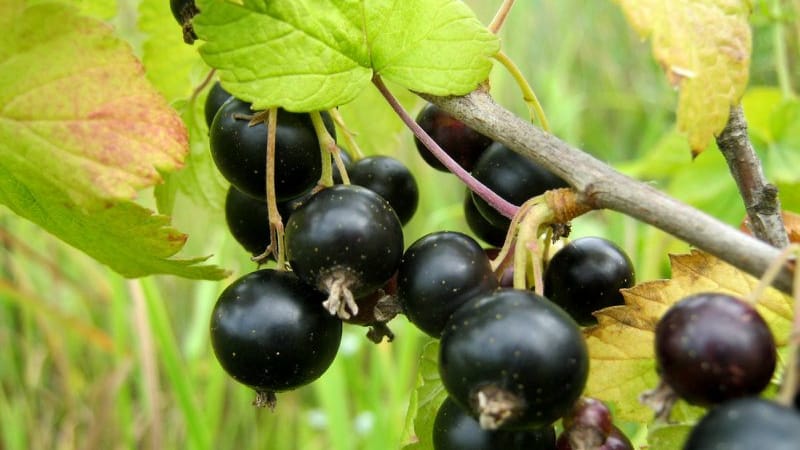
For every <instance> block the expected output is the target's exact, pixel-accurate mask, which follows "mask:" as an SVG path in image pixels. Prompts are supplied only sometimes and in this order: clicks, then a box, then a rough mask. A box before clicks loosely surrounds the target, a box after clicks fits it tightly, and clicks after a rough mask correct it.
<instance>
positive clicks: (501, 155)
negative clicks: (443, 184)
mask: <svg viewBox="0 0 800 450" xmlns="http://www.w3.org/2000/svg"><path fill="white" fill-rule="evenodd" d="M472 175H473V176H474V177H475V178H476V179H477V180H478V181H480V182H482V183H483V184H485V185H486V186H487V187H488V188H489V189H491V190H492V191H494V192H495V193H496V194H497V195H499V196H500V197H503V198H504V199H506V200H507V201H509V202H511V203H513V204H515V205H521V204H522V203H524V202H525V201H526V200H528V199H530V198H532V197H536V196H537V195H541V194H544V193H545V191H548V190H550V189H556V188H562V187H567V183H566V182H565V181H564V180H562V179H561V178H559V177H558V176H556V175H555V174H554V173H552V172H550V171H549V170H547V169H545V168H544V167H542V166H540V165H538V164H536V163H535V162H533V161H531V160H529V159H528V158H526V157H524V156H522V155H520V154H519V153H517V152H515V151H513V150H511V149H510V148H508V147H506V146H505V145H503V144H501V143H499V142H495V143H493V144H492V145H490V146H489V148H487V149H486V151H485V152H483V154H482V155H481V157H480V158H479V159H478V161H477V162H476V163H475V167H474V168H473V169H472ZM472 201H474V202H475V206H476V207H477V209H478V211H480V213H481V215H483V217H484V218H486V220H488V221H489V223H491V224H492V225H494V226H495V227H497V228H502V229H506V230H507V229H508V226H509V224H510V222H511V221H510V220H509V219H508V218H507V217H505V216H503V215H501V214H500V213H499V212H497V211H495V209H494V208H492V207H491V206H489V204H488V203H486V201H485V200H483V199H482V198H480V197H478V196H477V195H475V194H474V193H473V194H472Z"/></svg>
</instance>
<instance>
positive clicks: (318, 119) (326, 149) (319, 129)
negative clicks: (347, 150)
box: [309, 111, 339, 186]
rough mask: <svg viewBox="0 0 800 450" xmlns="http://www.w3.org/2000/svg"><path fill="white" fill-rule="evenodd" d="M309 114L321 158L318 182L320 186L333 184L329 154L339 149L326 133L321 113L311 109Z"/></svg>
mask: <svg viewBox="0 0 800 450" xmlns="http://www.w3.org/2000/svg"><path fill="white" fill-rule="evenodd" d="M309 114H310V115H311V123H312V124H314V131H316V133H317V140H318V141H319V150H320V158H322V176H321V177H320V182H319V184H320V185H322V186H333V170H332V168H331V155H332V154H334V153H335V152H337V151H338V150H339V148H338V147H337V146H336V142H335V141H334V140H333V138H332V137H331V135H330V133H328V129H327V128H325V122H324V121H323V120H322V115H321V114H320V113H319V112H317V111H313V112H311V113H309Z"/></svg>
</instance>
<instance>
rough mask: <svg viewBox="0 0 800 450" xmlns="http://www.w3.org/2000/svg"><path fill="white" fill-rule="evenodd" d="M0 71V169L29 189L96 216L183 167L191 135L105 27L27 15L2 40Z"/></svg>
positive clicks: (60, 8)
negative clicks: (54, 26)
mask: <svg viewBox="0 0 800 450" xmlns="http://www.w3.org/2000/svg"><path fill="white" fill-rule="evenodd" d="M54 17H58V24H59V26H58V33H54V32H53V31H52V29H51V25H52V22H53V18H54ZM0 65H2V66H3V70H2V71H0V105H2V109H1V110H0V166H2V167H3V168H4V169H5V170H7V171H10V172H13V173H14V174H15V175H17V177H18V180H19V181H20V182H22V183H24V184H25V186H27V187H30V188H31V189H35V190H36V191H37V192H46V191H52V192H58V193H61V192H65V193H67V195H68V197H69V198H70V200H72V201H73V202H74V203H75V204H77V205H78V206H80V207H82V208H87V209H97V208H104V207H106V206H107V205H108V204H109V203H110V202H114V201H116V200H121V199H130V198H133V197H134V196H135V195H136V192H137V191H138V190H140V189H142V188H145V187H149V186H153V185H154V184H157V183H159V182H160V181H161V176H160V174H159V171H166V172H169V171H174V170H176V169H178V168H180V167H181V166H182V163H183V158H184V156H185V154H186V149H187V136H186V128H185V127H184V126H183V124H182V123H181V120H180V117H178V115H177V114H176V113H175V111H174V110H173V109H172V108H170V107H169V105H167V104H166V102H165V101H164V99H163V98H162V97H161V96H160V95H159V94H158V93H157V92H156V91H154V90H153V89H152V88H151V87H150V85H149V84H148V83H147V81H146V80H145V78H144V71H143V69H142V66H141V64H140V63H139V62H138V61H137V60H136V59H135V58H134V56H133V54H132V53H131V50H130V48H129V47H128V46H127V44H125V43H124V42H122V41H120V40H118V39H116V38H115V37H113V35H112V30H111V28H110V27H108V26H107V25H104V24H102V23H100V22H97V21H95V20H93V19H89V18H84V17H81V16H79V15H77V14H76V13H75V10H74V9H72V8H70V7H68V6H66V5H61V4H57V3H50V4H43V5H40V6H35V7H31V8H28V9H26V10H25V12H24V13H23V14H22V15H21V16H20V17H18V18H17V20H14V21H12V22H10V23H9V24H8V26H7V27H5V29H4V30H3V33H2V34H0Z"/></svg>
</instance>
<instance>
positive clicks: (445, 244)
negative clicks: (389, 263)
mask: <svg viewBox="0 0 800 450" xmlns="http://www.w3.org/2000/svg"><path fill="white" fill-rule="evenodd" d="M495 288H497V278H496V277H495V275H494V272H492V266H491V263H490V262H489V258H488V257H487V256H486V252H485V251H484V250H483V248H481V246H480V245H478V243H477V242H475V240H474V239H472V238H471V237H469V236H467V235H465V234H463V233H458V232H454V231H440V232H435V233H430V234H428V235H425V236H423V237H422V238H420V239H419V240H418V241H416V242H414V243H413V244H411V246H410V247H408V249H407V250H406V252H405V254H403V260H402V262H401V263H400V270H399V273H398V277H397V297H398V300H399V301H400V305H401V306H402V309H403V312H404V313H405V314H406V316H407V317H408V320H410V321H411V323H413V324H414V325H416V326H417V327H418V328H419V329H420V330H422V331H424V332H425V333H427V334H428V335H430V336H432V337H435V338H438V337H439V336H440V335H441V334H442V329H443V328H444V324H445V322H447V319H449V318H450V316H451V315H452V314H453V312H454V311H455V310H456V309H458V308H459V307H460V306H461V305H463V304H464V303H465V302H466V301H467V300H469V299H471V298H472V297H474V296H476V295H479V294H485V293H488V292H491V291H493V290H494V289H495Z"/></svg>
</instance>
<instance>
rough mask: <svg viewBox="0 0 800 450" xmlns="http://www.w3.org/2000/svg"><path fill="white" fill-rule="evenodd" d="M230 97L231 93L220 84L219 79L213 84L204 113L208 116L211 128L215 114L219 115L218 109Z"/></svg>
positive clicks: (204, 105) (207, 122) (208, 123)
mask: <svg viewBox="0 0 800 450" xmlns="http://www.w3.org/2000/svg"><path fill="white" fill-rule="evenodd" d="M229 98H231V94H230V93H229V92H228V91H226V90H225V88H223V87H222V85H221V84H219V81H217V82H215V83H214V84H213V85H212V86H211V89H209V91H208V95H207V96H206V101H205V103H204V104H203V113H204V115H205V118H206V125H208V127H209V128H211V124H212V123H213V122H214V116H216V115H217V111H219V109H220V108H221V107H222V105H223V104H224V103H225V102H226V101H228V99H229Z"/></svg>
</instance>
